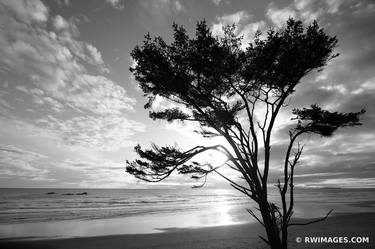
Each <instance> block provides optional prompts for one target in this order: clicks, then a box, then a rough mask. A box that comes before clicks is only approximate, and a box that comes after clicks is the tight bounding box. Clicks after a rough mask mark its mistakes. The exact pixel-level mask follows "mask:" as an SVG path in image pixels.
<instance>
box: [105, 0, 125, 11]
mask: <svg viewBox="0 0 375 249" xmlns="http://www.w3.org/2000/svg"><path fill="white" fill-rule="evenodd" d="M105 1H106V2H107V3H109V4H110V5H111V6H112V7H113V8H115V9H119V10H122V9H123V8H124V7H125V3H124V1H123V0H105Z"/></svg>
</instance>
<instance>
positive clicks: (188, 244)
mask: <svg viewBox="0 0 375 249" xmlns="http://www.w3.org/2000/svg"><path fill="white" fill-rule="evenodd" d="M374 227H375V213H359V214H341V215H336V216H332V217H329V218H328V219H327V220H326V221H324V222H320V223H315V224H312V225H308V226H295V227H292V228H291V229H290V235H289V240H290V243H289V245H290V248H296V249H299V248H375V236H374V235H375V233H374V231H375V230H374ZM258 235H263V236H264V232H263V229H262V227H261V226H260V225H257V224H241V225H230V226H219V227H205V228H193V229H173V228H171V229H167V230H164V232H162V233H154V234H135V235H111V236H96V237H80V238H68V239H48V240H28V239H24V240H20V239H17V240H11V239H6V240H0V247H1V248H3V249H8V248H25V249H65V248H66V249H68V248H69V249H74V248H77V249H78V248H82V249H99V248H103V249H107V248H113V249H117V248H118V249H127V248H129V249H130V248H131V249H135V248H137V249H146V248H147V249H149V248H153V249H177V248H181V249H187V248H191V249H198V248H201V249H220V248H233V249H234V248H236V249H237V248H238V249H242V248H243V249H245V248H246V249H249V248H255V249H256V248H259V249H261V248H267V246H266V245H265V244H264V242H262V241H261V239H259V237H258ZM305 236H309V237H311V236H319V237H321V236H327V237H328V236H330V237H335V236H348V237H352V236H361V237H370V238H369V239H370V243H363V244H353V243H350V244H340V243H338V244H332V243H329V244H327V243H324V244H316V243H315V244H309V243H304V242H301V243H297V242H296V238H297V237H301V239H302V240H304V239H305Z"/></svg>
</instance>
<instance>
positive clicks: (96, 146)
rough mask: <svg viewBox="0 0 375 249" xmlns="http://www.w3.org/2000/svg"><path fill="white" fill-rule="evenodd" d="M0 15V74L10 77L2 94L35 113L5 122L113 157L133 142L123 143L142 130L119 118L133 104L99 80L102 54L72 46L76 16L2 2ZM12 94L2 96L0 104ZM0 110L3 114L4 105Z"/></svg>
mask: <svg viewBox="0 0 375 249" xmlns="http://www.w3.org/2000/svg"><path fill="white" fill-rule="evenodd" d="M0 13H1V16H0V19H1V23H3V25H4V27H3V28H2V29H1V30H0V45H1V47H0V65H2V68H4V70H3V71H1V74H2V76H4V77H9V78H14V77H16V78H17V81H15V82H14V83H12V85H11V86H10V88H11V89H14V91H18V92H19V93H22V94H18V96H19V98H20V101H22V102H24V103H25V104H27V103H30V106H28V108H29V109H30V110H38V111H37V112H35V115H25V114H24V112H25V111H24V110H18V111H17V112H16V111H15V112H13V113H12V115H8V117H7V118H8V121H9V120H10V121H9V122H11V123H18V125H20V126H25V125H24V124H25V122H28V123H29V124H30V125H31V126H33V127H34V128H35V130H38V129H39V128H41V129H40V132H41V133H43V132H44V133H45V134H46V136H45V139H47V140H48V141H50V140H53V141H57V142H58V143H57V144H63V145H64V146H70V147H72V148H73V147H74V148H82V149H84V147H87V148H91V149H92V150H95V151H117V150H119V149H120V148H121V147H124V146H130V145H133V144H134V142H133V141H132V140H131V137H132V136H133V135H135V134H136V133H137V132H143V131H144V130H145V126H144V125H142V124H140V123H139V122H136V121H133V120H131V119H129V118H127V117H126V116H127V113H128V112H133V111H134V105H135V103H136V100H135V98H132V97H129V96H128V94H127V91H126V90H125V89H124V87H122V86H120V85H119V84H117V83H116V82H114V81H112V80H111V79H110V78H108V77H107V75H103V73H108V72H109V71H108V69H107V67H106V65H105V63H104V60H103V58H102V54H101V52H100V51H99V49H98V48H96V47H95V46H93V45H92V44H90V43H88V42H84V41H80V40H79V30H78V27H77V25H78V24H79V20H78V19H77V18H76V17H74V16H73V17H70V18H65V17H63V16H61V15H56V16H53V15H51V14H50V12H49V10H48V7H47V6H45V5H44V4H43V3H42V2H39V1H33V2H32V3H29V2H27V1H17V3H15V2H14V1H3V2H1V3H0ZM30 13H32V14H30ZM12 94H14V92H12V91H9V92H7V93H4V96H5V97H7V101H5V100H4V101H3V102H4V103H3V104H8V102H9V101H11V95H12ZM29 100H30V101H29ZM3 104H2V105H1V107H2V108H4V109H3V110H2V112H4V113H5V112H6V111H7V108H8V109H9V106H10V105H9V104H8V106H5V105H3ZM8 112H9V111H8ZM41 116H42V117H41ZM21 120H22V121H21ZM43 129H44V130H43ZM47 134H48V135H47Z"/></svg>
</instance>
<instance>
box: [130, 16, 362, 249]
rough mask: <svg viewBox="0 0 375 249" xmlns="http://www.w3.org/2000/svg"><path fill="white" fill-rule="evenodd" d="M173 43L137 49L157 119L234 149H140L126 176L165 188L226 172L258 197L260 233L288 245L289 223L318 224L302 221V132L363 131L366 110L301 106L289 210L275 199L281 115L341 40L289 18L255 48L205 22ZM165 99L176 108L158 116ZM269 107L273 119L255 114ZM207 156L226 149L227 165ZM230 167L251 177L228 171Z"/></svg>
mask: <svg viewBox="0 0 375 249" xmlns="http://www.w3.org/2000/svg"><path fill="white" fill-rule="evenodd" d="M173 30H174V41H173V42H172V43H171V44H167V43H166V42H165V41H164V40H163V39H162V38H161V37H155V38H152V37H151V36H150V35H149V34H148V35H146V36H145V40H144V41H143V44H142V45H140V46H137V47H135V48H134V50H133V51H132V53H131V56H132V57H133V59H134V60H135V61H136V62H137V63H136V65H135V66H134V67H133V68H131V69H130V70H131V72H132V73H133V74H134V76H135V79H136V80H137V81H138V82H139V86H140V87H141V89H142V90H143V92H144V93H145V95H146V96H147V97H148V101H147V103H146V104H145V106H144V107H145V108H146V109H150V113H149V115H150V117H151V118H152V119H154V120H156V119H160V120H166V121H168V122H173V121H182V122H196V123H197V124H198V125H199V127H200V130H199V131H198V132H199V133H200V134H201V135H202V136H204V137H207V138H210V137H217V136H220V137H222V138H224V139H225V140H226V141H227V145H224V144H217V145H213V146H203V145H197V146H196V147H194V148H191V149H189V150H186V151H183V150H182V149H180V148H179V147H176V146H164V147H159V146H157V145H152V148H151V149H142V148H141V147H140V146H139V145H138V146H136V147H135V151H136V153H137V154H138V155H139V157H140V159H137V160H135V161H132V162H129V161H128V162H127V167H126V171H127V172H128V173H130V174H132V175H134V176H135V177H137V178H139V179H141V180H144V181H149V182H158V181H162V180H163V179H165V178H167V177H168V176H170V175H171V174H172V172H177V173H181V174H190V175H191V176H192V177H193V178H196V179H200V178H205V177H206V176H207V175H208V174H210V173H217V174H219V175H220V176H221V177H223V178H224V179H225V180H227V181H228V182H229V183H230V184H231V186H232V187H234V188H235V189H237V190H238V191H240V192H242V193H243V194H245V195H246V196H248V197H249V198H251V199H252V200H253V201H254V202H255V203H256V204H257V208H258V211H259V214H260V215H258V214H257V213H255V212H253V211H251V210H249V213H250V214H251V215H252V216H253V217H254V218H255V219H256V220H257V221H258V222H259V223H260V224H262V225H263V226H264V228H265V230H266V234H267V237H266V238H263V237H261V238H262V239H263V240H264V241H265V242H266V243H267V244H268V245H269V246H270V247H271V248H273V249H285V248H287V236H288V227H290V226H292V225H303V224H309V223H312V222H316V221H319V220H322V219H324V218H326V217H327V216H328V214H327V216H326V217H324V218H321V219H317V220H312V221H310V222H306V223H293V221H292V220H291V217H292V215H293V208H294V179H293V176H294V172H295V166H296V165H297V163H298V160H299V159H300V157H301V154H302V150H303V146H301V145H300V140H301V139H302V138H303V136H301V135H302V134H317V135H320V136H322V137H329V136H332V135H333V134H334V132H335V131H336V130H337V129H338V128H340V127H346V126H357V125H360V124H361V123H360V122H359V115H360V114H361V113H363V112H364V111H360V112H357V113H339V112H331V111H328V110H324V109H322V108H321V107H319V106H318V105H311V106H310V107H307V108H303V109H293V111H292V115H293V118H292V120H294V121H295V127H294V128H291V129H290V130H289V134H288V135H289V143H288V145H287V147H286V148H285V150H286V154H285V159H284V160H283V161H280V163H279V165H280V167H281V168H282V170H283V174H282V175H281V176H280V179H279V180H278V181H277V182H276V185H277V188H278V191H279V193H280V202H279V203H280V204H277V203H272V202H271V201H270V200H269V196H268V192H269V189H268V185H267V183H268V181H269V173H270V159H271V144H272V130H273V129H274V125H275V122H276V118H277V116H278V114H279V113H280V110H281V109H282V108H284V107H285V106H287V103H288V98H289V97H290V96H291V95H293V93H294V92H295V89H296V86H297V85H298V84H299V83H301V82H300V81H301V79H302V78H303V77H304V76H306V75H307V74H309V73H310V72H312V71H313V70H321V69H322V68H323V67H324V66H325V65H326V64H327V62H328V61H330V60H331V59H333V58H335V57H336V56H338V54H335V53H334V48H335V47H336V45H337V39H336V37H332V36H329V35H327V34H326V33H325V32H324V31H323V29H322V28H320V27H319V26H318V24H317V22H313V23H312V24H310V25H309V26H307V27H304V25H303V24H302V22H301V21H296V20H293V19H289V20H288V21H287V23H286V25H285V26H284V28H282V29H280V30H274V29H270V30H268V32H267V33H266V34H264V35H262V34H261V33H260V32H258V33H257V34H256V35H255V38H254V40H253V42H252V43H250V44H249V45H248V47H247V48H246V49H245V50H244V49H241V38H239V37H237V36H236V35H235V27H234V26H228V27H226V28H224V30H223V31H224V32H223V33H224V34H223V36H221V37H215V36H213V34H212V33H211V31H210V29H209V27H208V25H207V24H206V22H205V21H202V22H199V23H197V27H196V35H195V37H193V38H190V37H189V35H188V34H187V32H186V30H185V29H184V28H183V27H182V26H178V25H175V24H174V25H173ZM156 97H162V98H165V99H167V100H168V101H171V102H173V103H175V104H176V105H175V106H176V107H173V108H168V109H165V110H158V111H155V110H153V109H152V103H153V101H154V100H155V98H156ZM258 110H264V115H262V117H259V115H256V112H257V111H258ZM207 151H218V152H221V153H223V154H224V155H225V156H226V158H227V160H226V161H225V162H224V164H222V165H220V166H217V165H216V166H214V165H210V164H208V163H200V162H198V161H195V160H194V157H195V156H197V155H199V154H202V153H205V152H207ZM220 167H229V168H230V169H233V170H234V171H236V172H238V173H239V174H240V175H241V177H242V179H240V180H236V179H233V178H232V179H231V178H230V176H228V175H224V174H222V173H220V171H219V168H220Z"/></svg>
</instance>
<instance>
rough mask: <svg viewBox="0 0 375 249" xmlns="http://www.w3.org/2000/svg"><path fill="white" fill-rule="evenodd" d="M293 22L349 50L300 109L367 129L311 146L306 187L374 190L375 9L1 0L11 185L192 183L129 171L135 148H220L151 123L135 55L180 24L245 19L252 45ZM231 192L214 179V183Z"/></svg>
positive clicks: (300, 179)
mask: <svg viewBox="0 0 375 249" xmlns="http://www.w3.org/2000/svg"><path fill="white" fill-rule="evenodd" d="M288 17H294V18H297V19H300V20H302V21H303V22H304V23H305V24H308V23H310V22H311V21H313V20H317V21H318V23H319V25H320V26H321V27H323V28H324V29H325V31H326V32H327V33H328V34H330V35H336V36H337V39H338V47H337V49H336V52H338V53H340V56H339V57H337V58H335V59H334V60H333V61H331V62H330V63H329V64H328V65H327V67H326V68H325V69H324V70H323V71H322V72H314V73H312V74H311V75H309V76H307V77H304V78H303V79H302V81H301V84H300V85H299V86H298V88H297V91H296V93H295V94H294V95H293V96H292V97H291V99H290V100H289V105H290V108H292V107H303V106H305V107H307V106H309V105H310V104H314V103H317V104H319V105H321V106H323V107H324V108H327V109H329V110H332V111H336V110H337V111H342V112H349V111H359V110H361V109H366V114H365V115H364V116H363V117H362V121H363V125H362V126H360V127H357V128H347V129H342V130H340V131H339V132H337V134H336V136H334V137H332V138H321V137H316V136H309V137H306V138H305V139H304V141H302V142H303V143H304V144H305V150H304V155H303V156H302V158H301V163H300V164H299V165H298V167H297V168H296V176H295V177H296V183H297V184H298V185H299V186H302V187H356V188H359V187H375V167H374V166H375V129H374V127H375V107H374V106H375V70H374V69H375V32H374V28H373V25H374V23H375V3H374V2H373V1H365V0H362V1H361V0H359V1H354V0H323V1H317V0H295V1H246V0H244V1H235V0H200V1H199V0H196V1H194V0H191V1H183V0H154V1H147V0H138V1H135V0H123V1H122V0H106V1H104V0H103V1H98V0H90V1H89V0H82V1H73V0H49V1H39V0H33V1H26V0H25V1H23V0H0V127H1V129H0V187H49V188H51V187H55V188H160V187H180V186H191V185H192V184H194V182H193V181H192V180H191V179H189V178H188V177H182V176H173V177H171V178H170V179H168V180H167V181H165V182H163V183H159V184H146V183H144V182H140V181H138V180H136V179H135V178H134V177H132V176H130V175H127V174H126V173H125V166H126V164H125V161H126V160H133V159H135V158H136V154H135V153H134V149H133V147H134V146H135V145H136V144H141V145H142V146H145V147H147V146H149V145H150V143H151V142H155V143H156V144H160V145H166V144H178V145H179V146H180V147H182V148H190V147H192V146H194V145H198V144H210V143H217V142H219V143H220V142H221V141H220V140H217V141H212V140H211V141H206V140H204V139H203V138H201V137H199V136H198V135H197V134H195V133H194V132H193V130H194V126H192V125H189V124H182V123H172V124H171V123H165V122H161V121H153V120H151V119H150V118H149V117H148V111H146V110H144V108H143V105H144V104H145V103H146V99H145V97H144V96H143V94H142V92H141V90H140V89H139V88H138V86H137V83H136V82H135V80H134V78H133V77H132V75H131V73H130V72H129V67H130V66H131V65H133V63H134V62H133V61H132V58H131V57H130V52H131V51H132V49H133V48H134V47H135V46H136V45H137V44H141V42H142V40H143V38H144V35H145V34H146V33H148V32H149V33H150V34H151V35H158V36H161V37H163V38H164V39H165V40H166V41H168V42H170V41H171V35H172V29H171V26H172V23H173V22H176V23H178V24H181V25H183V26H184V27H185V28H186V29H187V31H188V32H189V34H191V35H193V34H194V28H195V25H196V22H197V21H200V20H202V19H205V20H206V21H207V23H208V24H209V25H210V27H211V29H212V32H213V34H214V35H220V34H221V30H222V27H223V26H225V25H229V24H233V23H235V24H236V25H237V29H236V33H237V35H239V36H242V37H243V44H244V45H243V46H244V48H245V47H246V45H247V44H248V43H249V42H251V41H252V39H253V36H254V33H255V32H256V31H257V30H261V31H265V30H267V29H268V28H269V27H275V28H280V27H282V25H283V24H284V23H285V20H286V19H287V18H288ZM167 106H168V103H167V102H165V101H164V100H162V99H157V101H156V102H155V103H154V108H160V107H167ZM290 108H286V111H284V112H282V113H281V116H280V118H279V119H278V122H277V124H276V130H275V132H274V136H275V138H274V140H273V141H274V143H273V145H272V153H273V157H272V163H271V166H272V170H271V182H272V179H276V178H277V176H278V175H279V174H280V173H281V171H280V170H281V169H280V166H279V165H280V160H281V158H282V155H283V152H285V146H286V142H287V139H286V137H287V134H288V133H287V130H286V127H288V124H290V118H291V116H290V110H291V109H290ZM205 159H208V160H211V161H213V162H217V163H219V162H220V161H221V160H223V158H222V157H220V156H219V155H213V154H208V155H205ZM228 174H230V173H228ZM223 186H227V185H226V184H225V183H224V182H223V181H221V180H220V179H218V178H216V177H209V179H208V187H223Z"/></svg>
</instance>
